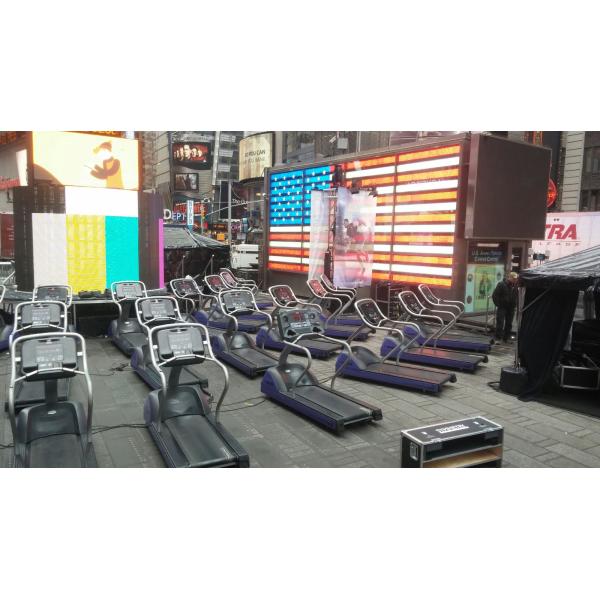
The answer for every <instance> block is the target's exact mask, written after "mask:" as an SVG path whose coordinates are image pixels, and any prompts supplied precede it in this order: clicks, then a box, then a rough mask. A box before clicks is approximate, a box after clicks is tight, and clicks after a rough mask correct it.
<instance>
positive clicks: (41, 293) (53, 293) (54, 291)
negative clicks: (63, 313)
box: [33, 285, 69, 304]
mask: <svg viewBox="0 0 600 600" xmlns="http://www.w3.org/2000/svg"><path fill="white" fill-rule="evenodd" d="M33 299H34V300H42V301H43V300H55V301H57V302H64V303H65V304H68V303H69V288H66V287H65V286H63V285H42V286H40V287H38V288H36V289H35V293H34V297H33Z"/></svg>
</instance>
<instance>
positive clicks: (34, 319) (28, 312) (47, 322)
mask: <svg viewBox="0 0 600 600" xmlns="http://www.w3.org/2000/svg"><path fill="white" fill-rule="evenodd" d="M61 320H62V319H61V309H60V306H59V305H57V304H42V303H40V304H37V303H36V304H26V305H25V306H23V307H22V309H21V324H22V327H29V328H32V329H38V328H39V329H44V328H46V327H53V328H56V327H60V326H61Z"/></svg>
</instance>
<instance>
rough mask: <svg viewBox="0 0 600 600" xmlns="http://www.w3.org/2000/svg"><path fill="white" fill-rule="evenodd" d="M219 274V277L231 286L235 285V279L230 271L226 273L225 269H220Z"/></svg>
mask: <svg viewBox="0 0 600 600" xmlns="http://www.w3.org/2000/svg"><path fill="white" fill-rule="evenodd" d="M220 275H221V279H222V280H223V281H224V282H225V283H226V284H227V285H230V286H233V287H237V281H236V280H235V279H234V278H233V276H232V275H231V273H228V272H227V271H222V272H221V273H220Z"/></svg>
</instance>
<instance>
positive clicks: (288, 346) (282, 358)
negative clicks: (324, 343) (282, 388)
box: [277, 336, 312, 394]
mask: <svg viewBox="0 0 600 600" xmlns="http://www.w3.org/2000/svg"><path fill="white" fill-rule="evenodd" d="M300 337H301V336H299V337H297V338H295V340H294V342H297V341H299V340H300ZM294 342H292V341H290V340H283V344H284V347H283V350H282V351H281V354H280V355H279V362H278V363H277V364H278V366H279V367H284V366H285V365H286V363H287V357H288V356H289V355H290V352H291V351H292V349H293V348H296V349H299V350H302V352H303V353H304V354H306V358H307V362H306V366H305V367H304V370H303V371H302V373H301V374H300V377H298V379H296V381H294V385H293V386H292V389H291V390H290V391H291V392H292V394H294V393H295V389H296V387H298V386H297V384H298V382H299V381H300V380H301V379H302V378H303V377H304V376H305V375H306V373H308V371H309V369H310V366H311V365H312V354H311V353H310V350H309V349H308V348H306V347H305V346H300V345H299V344H296V343H294Z"/></svg>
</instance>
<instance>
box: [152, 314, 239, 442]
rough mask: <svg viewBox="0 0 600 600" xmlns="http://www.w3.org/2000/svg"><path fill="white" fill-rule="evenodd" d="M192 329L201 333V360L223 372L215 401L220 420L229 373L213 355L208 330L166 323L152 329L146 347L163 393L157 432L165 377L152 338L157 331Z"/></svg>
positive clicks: (200, 326)
mask: <svg viewBox="0 0 600 600" xmlns="http://www.w3.org/2000/svg"><path fill="white" fill-rule="evenodd" d="M192 327H195V328H198V329H200V331H201V334H202V345H203V346H204V357H203V360H208V361H209V362H214V363H215V364H216V365H217V366H218V367H219V368H220V369H221V370H222V371H223V376H224V379H225V384H224V386H223V390H222V391H221V395H220V396H219V399H218V400H217V404H216V405H215V422H217V423H219V420H220V412H221V404H223V400H224V399H225V395H226V394H227V392H228V390H229V371H227V368H226V367H225V365H224V364H223V363H222V362H221V361H219V360H218V359H217V358H216V357H215V355H214V353H213V350H212V346H211V344H210V335H209V333H208V328H207V327H206V325H202V324H201V323H186V322H182V323H168V324H166V325H157V326H156V327H154V328H153V329H152V330H151V331H150V338H149V340H148V341H149V343H148V345H149V347H150V358H151V360H152V364H153V365H154V368H155V369H156V371H157V373H158V374H159V376H160V383H161V389H162V392H163V395H162V398H161V396H160V395H159V398H158V426H159V430H160V426H161V424H162V414H163V410H162V409H163V402H164V401H165V400H166V396H167V379H166V377H165V374H164V372H163V371H162V369H161V368H160V367H161V365H162V366H164V364H165V362H166V361H165V362H163V363H159V362H158V361H157V359H156V354H155V352H157V351H158V347H157V345H156V344H155V340H154V336H155V335H158V332H159V331H164V330H165V329H186V328H192ZM207 355H208V356H207ZM194 356H195V357H197V355H196V354H194Z"/></svg>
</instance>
